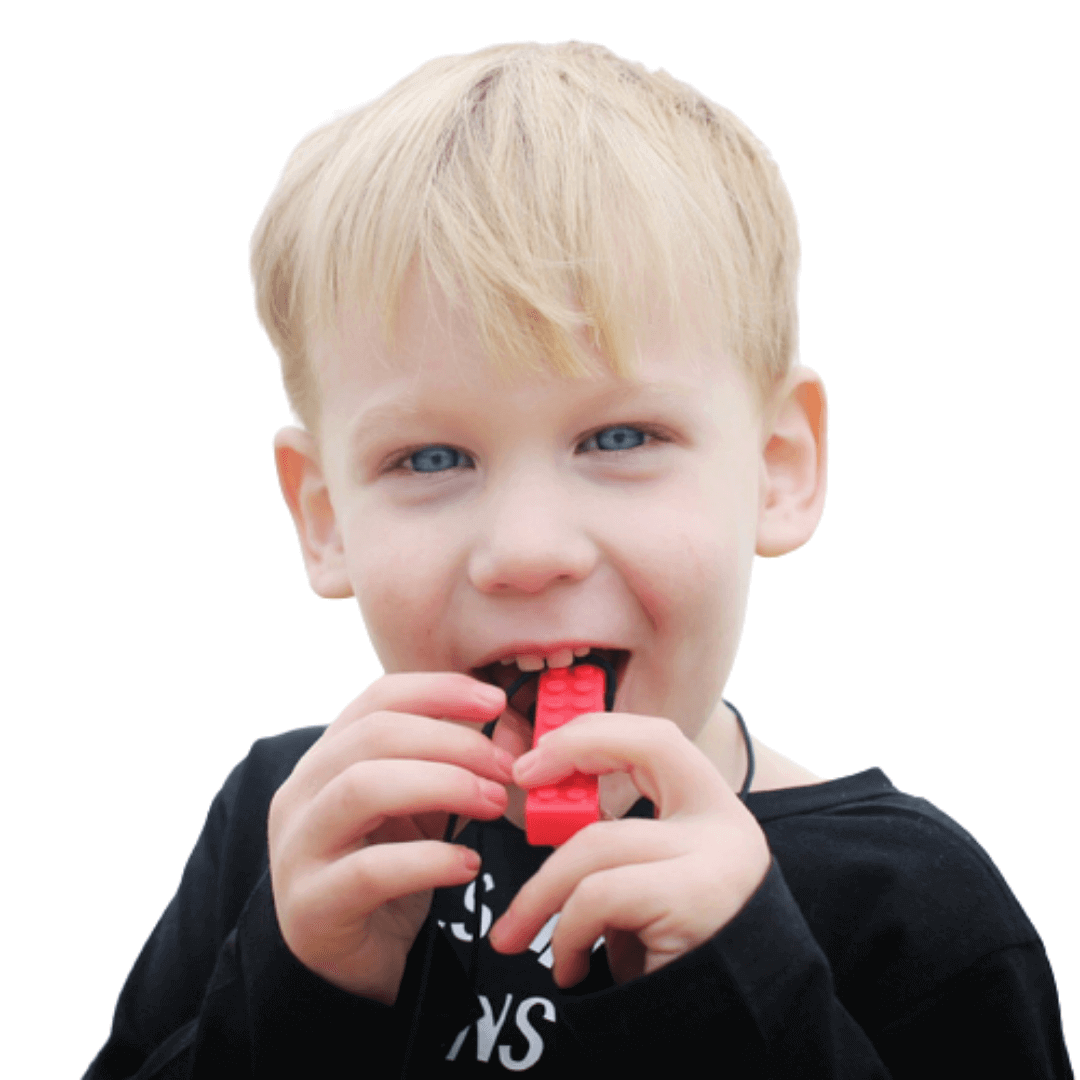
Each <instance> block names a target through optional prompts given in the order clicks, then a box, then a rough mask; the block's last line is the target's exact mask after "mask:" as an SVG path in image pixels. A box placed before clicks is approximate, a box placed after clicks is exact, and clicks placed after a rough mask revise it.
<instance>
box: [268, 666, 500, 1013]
mask: <svg viewBox="0 0 1080 1080" xmlns="http://www.w3.org/2000/svg"><path fill="white" fill-rule="evenodd" d="M504 704H505V698H504V696H503V693H502V691H501V690H498V689H496V688H494V687H490V686H488V685H486V684H484V683H481V682H479V681H477V680H475V679H471V678H468V677H467V676H464V675H456V674H447V673H438V674H437V673H415V674H407V675H388V676H385V677H383V678H382V679H379V680H378V681H377V682H376V683H374V684H373V685H372V686H371V687H370V688H369V689H368V690H367V692H366V693H364V694H362V695H361V696H360V698H358V699H357V701H356V702H354V703H353V704H352V705H351V706H350V707H349V708H348V709H346V710H345V712H344V713H343V714H342V715H341V716H340V717H339V718H338V719H337V720H336V721H335V722H334V723H333V724H332V725H331V726H330V728H329V729H328V730H327V732H326V734H325V735H324V736H323V738H322V739H320V740H319V742H318V743H317V744H316V745H315V746H314V747H312V749H311V751H310V752H309V753H308V754H306V755H305V756H304V758H303V760H302V761H300V763H299V764H298V765H297V767H296V769H295V770H294V771H293V774H292V775H291V776H290V777H289V779H288V780H287V781H286V782H285V783H284V784H283V785H282V786H281V788H280V789H279V790H278V792H277V794H276V795H275V796H274V800H273V802H272V804H271V806H270V818H269V842H270V871H271V876H272V879H273V886H274V902H275V906H276V908H277V914H278V921H279V923H280V924H281V932H282V934H283V936H284V938H285V941H286V942H287V943H288V945H289V948H290V949H291V950H292V952H293V954H294V955H295V956H296V957H297V958H298V959H299V960H300V961H301V962H302V963H303V964H304V965H305V966H306V967H307V968H309V969H310V970H311V971H314V972H315V973H317V974H318V975H321V976H322V977H323V978H324V979H326V980H327V981H328V982H330V983H333V984H334V985H335V986H337V987H340V988H341V989H342V990H347V991H349V992H350V993H352V994H357V995H359V996H361V997H366V998H370V999H372V1000H374V1001H381V1002H383V1003H384V1004H387V1005H392V1004H393V1003H394V1002H395V1000H396V999H397V994H398V988H399V986H400V983H401V977H402V974H403V973H404V970H405V960H406V958H407V956H408V953H409V950H410V949H411V948H412V945H413V942H414V941H415V940H416V935H417V933H418V932H419V930H420V927H421V925H422V924H423V922H424V919H425V918H426V917H427V913H428V910H429V908H430V906H431V892H432V890H433V889H435V888H439V887H445V886H452V885H462V884H464V883H465V882H467V881H471V880H472V878H473V877H475V876H476V874H477V872H478V871H479V869H480V859H479V857H478V856H477V855H476V853H475V852H473V851H470V850H469V849H468V848H465V847H462V846H459V845H455V844H446V843H443V842H442V835H443V830H444V828H445V826H446V821H447V815H448V813H455V814H462V815H467V816H468V817H472V818H479V819H486V820H490V819H493V818H497V817H499V816H501V814H502V813H503V812H504V811H505V809H506V799H507V794H506V788H505V786H504V785H505V784H506V783H508V782H509V780H510V767H511V765H512V762H513V759H512V758H511V757H510V755H509V754H508V753H507V752H506V751H504V750H501V749H498V748H497V747H495V746H494V745H493V744H492V743H491V742H490V741H489V740H487V739H485V738H484V737H483V735H482V734H481V733H480V732H479V730H471V729H469V728H467V727H464V726H462V724H461V723H460V721H471V722H473V723H475V724H477V726H479V725H480V724H482V723H483V722H485V721H488V720H493V719H495V718H496V717H497V716H498V715H499V713H500V712H501V710H502V708H503V707H504ZM433 717H448V718H451V719H455V720H458V721H459V723H446V722H445V721H443V720H441V719H433Z"/></svg>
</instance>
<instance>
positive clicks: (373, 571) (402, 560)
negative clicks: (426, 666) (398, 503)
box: [346, 517, 449, 671]
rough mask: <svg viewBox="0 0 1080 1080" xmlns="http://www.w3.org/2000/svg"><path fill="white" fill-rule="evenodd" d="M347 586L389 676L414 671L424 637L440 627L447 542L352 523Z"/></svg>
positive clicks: (389, 526)
mask: <svg viewBox="0 0 1080 1080" xmlns="http://www.w3.org/2000/svg"><path fill="white" fill-rule="evenodd" d="M346 559H347V564H348V569H349V580H350V582H351V584H352V587H353V591H354V593H355V594H356V599H357V602H358V603H359V605H360V612H361V615H362V616H363V619H364V624H365V626H366V627H367V630H368V634H369V635H370V637H371V642H372V645H373V646H374V647H375V651H376V653H377V654H378V656H379V659H380V660H381V661H382V662H383V664H384V666H385V667H386V669H387V670H388V671H393V670H398V669H401V668H402V667H416V666H417V665H418V655H419V654H418V650H420V653H422V650H423V646H424V642H425V637H426V635H427V634H428V632H429V630H430V628H431V627H433V626H434V625H437V624H438V621H439V620H438V618H437V614H438V611H439V610H440V604H441V598H442V597H443V595H444V592H445V588H446V581H447V567H448V565H449V550H448V545H447V543H446V538H445V537H442V538H441V539H440V537H439V535H438V534H437V532H435V531H434V530H431V529H425V528H423V527H421V528H405V527H403V526H401V525H400V524H395V523H393V522H385V521H383V522H379V521H373V520H371V518H370V517H369V518H368V520H367V522H366V523H365V524H364V525H363V526H361V524H360V523H357V522H354V523H350V527H349V529H348V530H347V539H346Z"/></svg>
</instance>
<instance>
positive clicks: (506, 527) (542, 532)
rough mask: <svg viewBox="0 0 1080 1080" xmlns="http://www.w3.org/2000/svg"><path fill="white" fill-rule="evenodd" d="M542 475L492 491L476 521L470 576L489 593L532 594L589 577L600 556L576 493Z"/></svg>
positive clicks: (514, 480) (531, 475)
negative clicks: (582, 519) (584, 523)
mask: <svg viewBox="0 0 1080 1080" xmlns="http://www.w3.org/2000/svg"><path fill="white" fill-rule="evenodd" d="M538 471H539V470H537V471H532V470H530V471H529V473H528V474H527V475H522V474H520V473H519V474H518V475H517V476H515V477H513V478H508V482H507V483H505V484H504V485H503V486H502V487H500V488H498V489H492V490H491V491H490V493H489V495H488V498H487V500H486V505H485V507H484V508H483V511H482V512H481V513H480V514H479V515H478V519H477V529H478V531H477V536H478V539H477V543H476V545H475V547H474V548H473V551H472V554H471V557H470V559H469V577H470V580H471V581H472V584H473V585H474V587H475V588H477V589H478V590H480V591H481V592H485V593H505V594H522V595H529V594H534V593H540V592H543V591H544V590H545V589H547V588H549V587H550V586H551V585H554V584H558V583H572V582H575V581H581V580H583V579H584V578H586V577H588V576H589V574H590V573H591V572H592V570H593V567H594V566H595V565H596V561H597V557H598V551H597V548H596V545H595V543H594V542H593V540H592V539H591V538H590V537H589V535H588V532H587V530H586V528H585V527H584V526H583V523H582V521H581V514H580V506H577V507H575V499H574V494H573V492H572V491H569V490H566V488H565V487H563V486H561V485H560V482H559V481H558V480H557V479H553V478H551V477H542V476H540V475H538Z"/></svg>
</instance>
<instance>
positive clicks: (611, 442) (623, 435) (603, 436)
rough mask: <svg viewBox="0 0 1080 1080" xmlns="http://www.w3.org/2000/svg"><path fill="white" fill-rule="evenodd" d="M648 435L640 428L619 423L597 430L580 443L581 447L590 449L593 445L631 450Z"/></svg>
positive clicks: (602, 447)
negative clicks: (615, 425)
mask: <svg viewBox="0 0 1080 1080" xmlns="http://www.w3.org/2000/svg"><path fill="white" fill-rule="evenodd" d="M648 437H649V436H648V433H647V432H644V431H642V430H641V428H636V427H628V426H626V425H623V424H620V425H619V426H618V427H609V428H604V430H603V431H598V432H597V433H596V434H595V435H593V436H592V437H591V438H589V439H586V440H585V442H584V443H582V449H583V450H587V449H591V447H592V446H593V445H595V447H596V449H597V450H633V449H634V448H635V447H637V446H643V445H644V443H645V440H646V439H647V438H648Z"/></svg>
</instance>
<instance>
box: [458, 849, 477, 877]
mask: <svg viewBox="0 0 1080 1080" xmlns="http://www.w3.org/2000/svg"><path fill="white" fill-rule="evenodd" d="M461 861H462V863H463V864H464V866H465V869H466V870H469V871H471V872H472V873H476V871H477V870H479V869H480V855H479V854H478V853H477V852H475V851H473V849H472V848H462V850H461Z"/></svg>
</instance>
